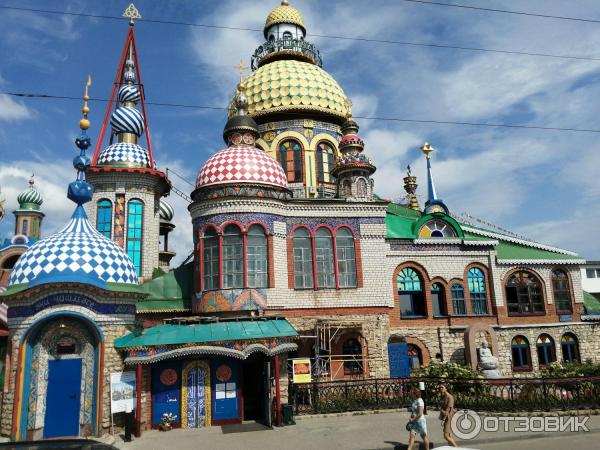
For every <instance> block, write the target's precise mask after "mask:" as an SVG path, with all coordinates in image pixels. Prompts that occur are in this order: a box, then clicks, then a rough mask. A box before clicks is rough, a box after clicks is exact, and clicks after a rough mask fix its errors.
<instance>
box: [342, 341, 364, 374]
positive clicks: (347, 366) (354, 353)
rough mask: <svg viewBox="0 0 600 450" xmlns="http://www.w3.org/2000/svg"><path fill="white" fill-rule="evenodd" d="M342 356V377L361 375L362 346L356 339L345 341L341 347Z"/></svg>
mask: <svg viewBox="0 0 600 450" xmlns="http://www.w3.org/2000/svg"><path fill="white" fill-rule="evenodd" d="M342 355H343V356H344V375H356V374H361V373H363V361H362V346H361V345H360V342H358V339H354V338H352V339H346V340H345V341H344V344H343V345H342Z"/></svg>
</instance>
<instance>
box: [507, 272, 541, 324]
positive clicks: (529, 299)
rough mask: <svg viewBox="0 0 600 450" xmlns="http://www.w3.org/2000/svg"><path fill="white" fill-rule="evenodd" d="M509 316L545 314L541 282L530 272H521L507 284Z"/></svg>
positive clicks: (513, 276) (514, 275)
mask: <svg viewBox="0 0 600 450" xmlns="http://www.w3.org/2000/svg"><path fill="white" fill-rule="evenodd" d="M506 298H507V305H508V313H509V314H522V315H527V314H543V313H544V299H543V295H542V286H541V283H540V282H539V280H538V279H537V278H536V277H535V275H533V274H532V273H530V272H527V271H519V272H517V273H515V274H513V275H512V276H511V277H510V278H509V279H508V282H507V283H506Z"/></svg>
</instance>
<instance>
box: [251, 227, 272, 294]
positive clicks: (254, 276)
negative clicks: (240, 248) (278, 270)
mask: <svg viewBox="0 0 600 450" xmlns="http://www.w3.org/2000/svg"><path fill="white" fill-rule="evenodd" d="M246 255H247V256H246V257H247V260H248V287H250V288H266V287H267V264H268V263H267V236H266V235H265V230H264V228H263V227H261V226H260V225H252V226H251V227H250V229H249V230H248V236H247V250H246Z"/></svg>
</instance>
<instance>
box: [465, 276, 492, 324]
mask: <svg viewBox="0 0 600 450" xmlns="http://www.w3.org/2000/svg"><path fill="white" fill-rule="evenodd" d="M468 280H469V296H470V297H471V310H472V311H473V314H475V315H477V316H485V315H487V314H488V306H487V294H486V292H485V277H484V276H483V272H482V271H481V269H478V268H477V267H473V268H472V269H470V270H469V274H468Z"/></svg>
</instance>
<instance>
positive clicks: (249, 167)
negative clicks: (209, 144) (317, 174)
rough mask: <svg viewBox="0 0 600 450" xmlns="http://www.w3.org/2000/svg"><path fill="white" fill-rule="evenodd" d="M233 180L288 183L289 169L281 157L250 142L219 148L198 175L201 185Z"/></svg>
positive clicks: (229, 182)
mask: <svg viewBox="0 0 600 450" xmlns="http://www.w3.org/2000/svg"><path fill="white" fill-rule="evenodd" d="M233 183H256V184H268V185H271V186H278V187H282V188H285V189H287V187H288V184H287V176H286V173H285V171H284V170H283V167H281V165H280V164H279V163H278V162H277V160H275V158H273V157H271V156H269V155H268V154H266V153H265V152H264V151H262V150H261V149H259V148H256V147H252V146H250V145H232V146H230V147H228V148H226V149H224V150H221V151H218V152H217V153H215V154H214V155H213V156H211V157H210V158H208V160H207V161H206V162H205V163H204V165H203V166H202V169H200V173H199V174H198V178H196V187H197V188H200V187H206V186H213V185H218V184H233Z"/></svg>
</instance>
